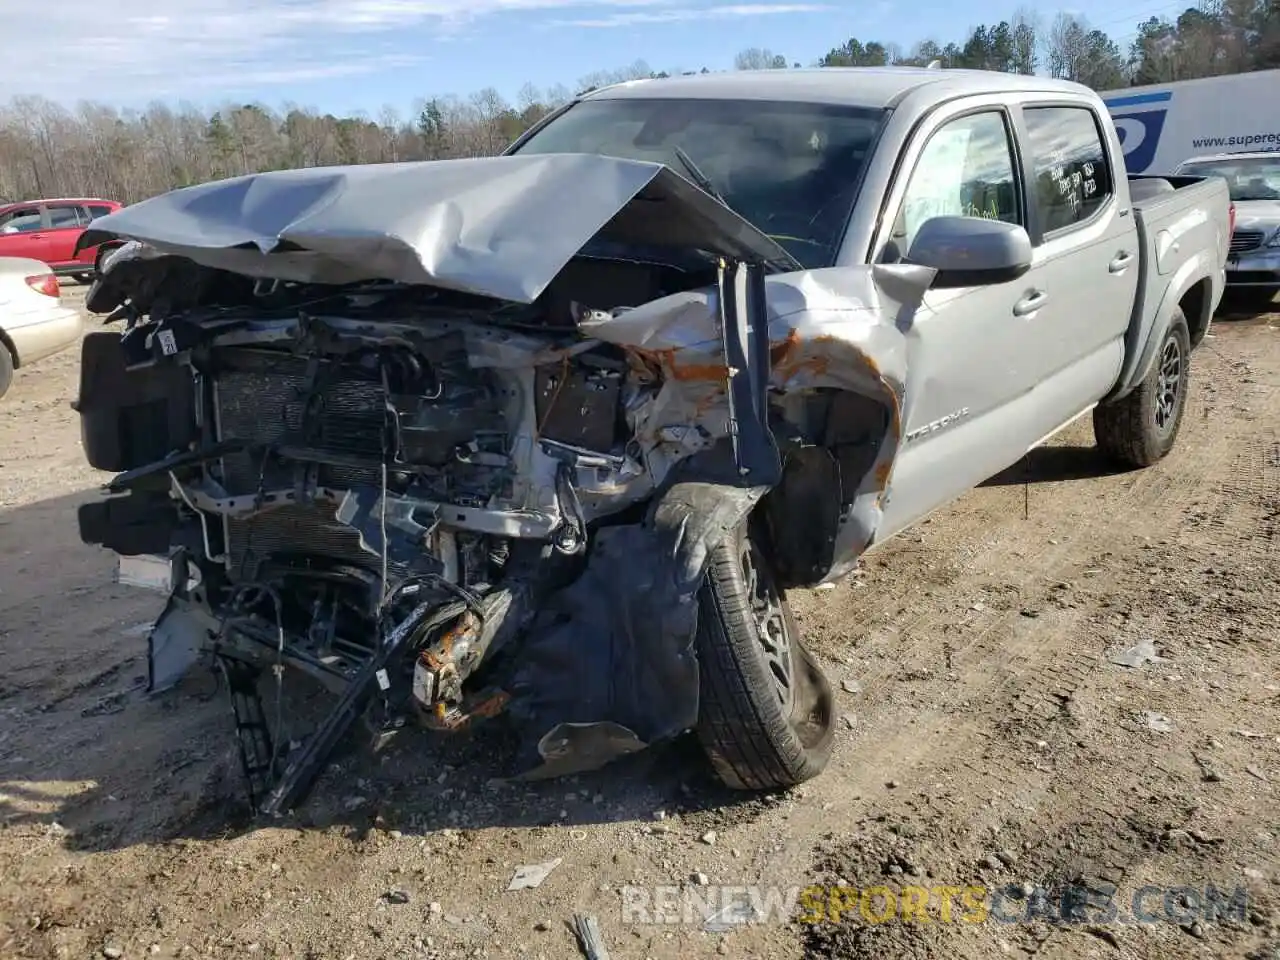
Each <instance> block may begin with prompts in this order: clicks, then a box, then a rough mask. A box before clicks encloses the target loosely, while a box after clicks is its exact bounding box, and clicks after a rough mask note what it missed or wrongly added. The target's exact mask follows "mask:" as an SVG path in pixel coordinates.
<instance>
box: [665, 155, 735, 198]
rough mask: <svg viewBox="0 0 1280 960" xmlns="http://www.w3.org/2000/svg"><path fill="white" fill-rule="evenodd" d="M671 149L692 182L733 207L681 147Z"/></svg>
mask: <svg viewBox="0 0 1280 960" xmlns="http://www.w3.org/2000/svg"><path fill="white" fill-rule="evenodd" d="M671 149H672V150H673V151H675V155H676V157H677V158H678V159H679V161H680V163H681V164H683V165H684V168H685V170H686V171H687V172H688V174H689V176H690V177H692V178H693V182H694V183H696V184H697V185H698V186H700V187H701V188H702V189H703V190H705V191H706V192H707V193H709V194H711V196H713V197H715V198H716V199H717V200H719V201H720V203H721V204H722V205H723V206H725V207H729V209H730V210H732V209H733V207H730V206H729V201H728V200H726V199H725V198H724V196H723V195H722V194H721V193H720V191H719V190H717V189H716V185H715V184H714V183H712V182H711V178H710V177H708V176H707V175H706V174H705V173H703V172H702V171H701V170H700V169H699V168H698V165H697V164H696V163H694V162H693V159H692V158H691V157H690V156H689V155H688V154H687V153H685V152H684V150H683V149H682V148H680V147H672V148H671Z"/></svg>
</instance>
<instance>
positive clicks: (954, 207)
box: [876, 104, 1043, 541]
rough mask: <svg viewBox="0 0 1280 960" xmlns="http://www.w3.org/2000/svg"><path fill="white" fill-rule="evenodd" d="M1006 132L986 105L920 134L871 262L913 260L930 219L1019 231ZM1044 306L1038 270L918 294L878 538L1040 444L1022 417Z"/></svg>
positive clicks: (1018, 197) (1022, 207)
mask: <svg viewBox="0 0 1280 960" xmlns="http://www.w3.org/2000/svg"><path fill="white" fill-rule="evenodd" d="M1013 131H1014V126H1013V124H1012V122H1011V119H1010V117H1009V115H1008V113H1007V111H1006V110H1005V108H1004V107H1003V105H998V104H993V105H991V106H989V107H979V108H976V109H975V108H973V107H969V108H968V109H964V108H963V107H960V108H956V109H954V110H953V111H951V116H950V117H949V118H946V119H943V120H941V121H938V122H936V123H935V124H934V126H933V127H932V128H931V129H929V130H928V131H926V132H923V133H922V134H920V135H918V139H917V140H916V141H915V143H913V145H912V147H911V148H909V151H908V154H909V155H908V157H907V158H906V160H907V162H906V163H904V165H903V169H904V170H906V171H910V173H909V174H908V175H907V178H906V181H905V184H903V183H902V182H901V178H900V180H899V183H897V184H895V188H894V190H893V191H892V192H891V195H890V207H889V211H890V215H891V216H892V219H888V218H886V221H887V222H888V223H891V224H892V227H891V228H890V229H889V231H888V236H887V237H886V238H885V241H884V243H883V246H882V248H881V250H882V252H881V255H880V257H879V258H878V259H879V260H881V261H882V262H895V261H898V260H900V259H904V258H906V259H909V257H907V254H908V253H909V251H910V247H911V241H912V239H913V237H914V235H915V232H916V231H917V230H918V229H919V226H920V224H921V223H923V222H924V221H925V220H927V219H929V218H930V217H934V216H978V217H985V218H988V219H996V220H1002V221H1005V222H1008V223H1015V224H1019V225H1021V226H1023V227H1026V226H1027V202H1026V195H1025V190H1024V185H1023V178H1022V175H1021V171H1020V167H1019V164H1018V160H1017V152H1016V151H1015V149H1014V143H1015V138H1014V133H1013ZM912 153H914V163H913V162H912V158H911V154H912ZM895 204H896V206H895ZM1042 299H1043V296H1042V291H1041V290H1039V288H1038V284H1037V278H1036V270H1035V269H1034V268H1033V269H1032V270H1031V271H1030V272H1028V273H1026V274H1024V275H1023V276H1022V277H1020V278H1018V279H1017V280H1013V281H1009V282H1005V283H992V284H989V285H984V286H973V287H956V288H948V289H931V290H929V291H928V293H926V294H925V297H924V300H923V304H922V306H921V307H920V308H919V309H918V310H917V311H916V312H915V316H914V319H913V320H912V321H911V322H910V325H909V326H908V327H907V328H906V329H905V330H904V331H903V332H904V333H905V335H906V339H907V383H906V389H905V397H904V401H903V409H902V428H903V435H902V438H901V440H900V448H899V453H898V456H897V459H896V461H895V464H894V468H893V474H892V476H891V477H890V480H889V485H888V493H887V495H886V497H885V498H884V501H883V508H884V513H883V517H882V520H881V523H880V527H879V529H878V531H877V533H876V541H880V540H884V539H886V538H888V537H890V536H892V535H893V534H895V533H897V532H898V531H900V530H902V529H903V528H904V527H906V526H908V525H909V524H911V523H914V522H915V521H916V520H918V519H920V518H921V517H923V516H924V515H925V514H927V513H929V512H930V511H932V510H934V509H935V508H937V507H939V506H941V505H942V504H944V503H946V502H947V501H949V500H952V499H954V498H955V497H957V496H959V495H961V494H963V493H964V492H966V491H967V490H969V489H971V488H972V487H974V486H976V485H978V484H979V483H981V482H982V481H983V480H985V479H987V478H988V477H990V476H992V475H993V474H995V473H998V472H999V471H1001V470H1002V469H1004V468H1005V467H1007V466H1009V465H1010V464H1012V463H1015V462H1016V461H1017V460H1018V458H1019V457H1021V456H1022V455H1023V453H1024V452H1025V451H1026V450H1027V448H1028V447H1029V446H1030V445H1031V444H1032V443H1033V442H1034V441H1035V440H1037V439H1038V437H1031V436H1029V435H1028V431H1029V429H1030V422H1029V421H1028V420H1027V419H1026V418H1023V417H1020V416H1019V415H1018V410H1019V407H1020V404H1021V403H1023V402H1025V400H1026V398H1027V397H1028V395H1029V394H1030V392H1031V390H1032V388H1033V387H1034V386H1035V380H1036V371H1037V367H1036V365H1035V363H1034V356H1035V350H1036V349H1037V341H1038V340H1039V333H1038V328H1037V316H1038V314H1039V313H1040V303H1041V301H1042Z"/></svg>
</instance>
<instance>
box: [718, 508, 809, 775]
mask: <svg viewBox="0 0 1280 960" xmlns="http://www.w3.org/2000/svg"><path fill="white" fill-rule="evenodd" d="M697 645H698V661H699V667H700V669H699V673H700V684H701V706H700V709H699V716H698V739H699V741H701V743H702V747H703V749H704V750H706V752H707V755H708V757H709V758H710V760H711V764H712V766H713V767H714V768H715V772H716V775H717V776H718V777H719V778H720V779H721V780H722V781H723V782H724V783H725V784H727V785H728V786H730V787H733V788H735V789H739V790H768V789H775V788H779V787H789V786H794V785H795V784H797V783H801V782H803V781H805V780H808V779H810V778H812V777H815V776H817V775H818V774H819V773H821V772H822V770H823V769H824V768H825V767H826V765H827V761H828V760H830V758H831V748H832V745H833V742H834V739H835V697H834V695H833V693H832V691H831V686H830V684H829V683H828V682H827V679H826V677H825V676H823V674H822V671H821V669H819V667H818V665H817V663H816V662H815V661H814V659H813V657H812V656H811V655H810V654H809V652H808V651H807V650H805V648H804V647H803V645H802V644H801V643H800V634H799V630H798V629H797V627H796V623H795V620H794V619H793V618H792V616H791V611H790V609H789V608H788V606H787V601H786V598H785V596H784V595H783V594H782V591H781V590H779V589H778V587H777V582H776V580H775V577H774V573H773V570H772V569H771V568H770V566H769V564H768V561H767V560H766V559H765V557H764V555H763V554H762V553H761V551H760V550H759V549H758V548H757V547H756V545H755V544H754V543H753V542H752V540H751V538H750V536H749V534H748V532H747V525H746V524H745V523H744V524H743V525H742V526H741V527H740V528H739V529H737V530H736V531H734V532H733V533H731V534H730V535H729V536H728V537H727V538H726V539H725V540H724V542H723V543H721V544H720V545H719V546H717V547H716V548H715V549H714V550H713V551H712V552H711V556H710V562H709V564H708V568H707V576H706V580H705V581H704V583H703V586H702V589H701V590H700V591H699V594H698V637H697Z"/></svg>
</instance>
